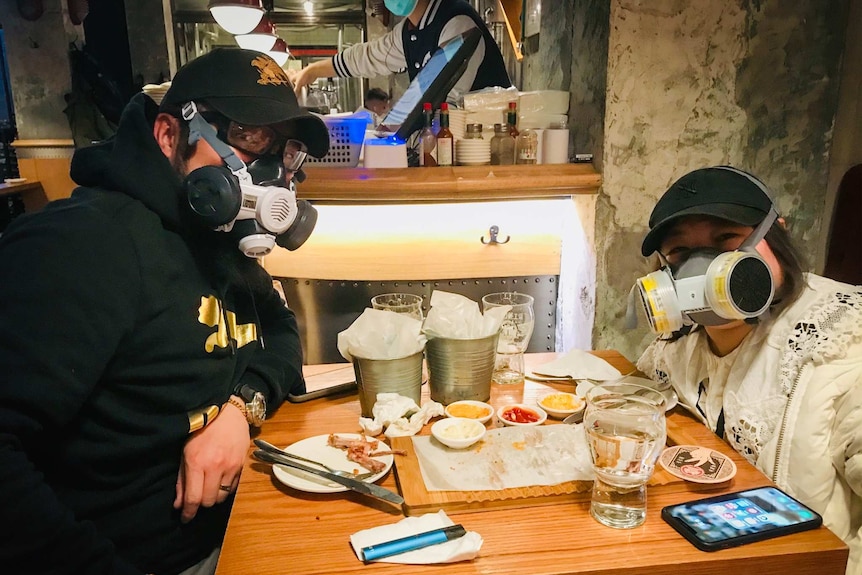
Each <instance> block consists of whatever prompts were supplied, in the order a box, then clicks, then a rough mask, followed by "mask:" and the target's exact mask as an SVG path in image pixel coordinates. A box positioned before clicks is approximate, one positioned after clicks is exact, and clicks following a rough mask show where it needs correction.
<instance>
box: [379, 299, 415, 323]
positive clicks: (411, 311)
mask: <svg viewBox="0 0 862 575" xmlns="http://www.w3.org/2000/svg"><path fill="white" fill-rule="evenodd" d="M371 307H373V308H374V309H381V310H386V311H392V312H395V313H403V314H406V315H409V316H410V317H412V318H415V319H418V320H419V321H422V319H423V318H424V316H423V314H422V296H420V295H415V294H412V293H384V294H380V295H376V296H374V297H373V298H371Z"/></svg>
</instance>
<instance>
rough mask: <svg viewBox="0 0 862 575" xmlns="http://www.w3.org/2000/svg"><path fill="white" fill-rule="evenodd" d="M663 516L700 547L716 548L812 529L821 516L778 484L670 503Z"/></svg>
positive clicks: (815, 526) (710, 549)
mask: <svg viewBox="0 0 862 575" xmlns="http://www.w3.org/2000/svg"><path fill="white" fill-rule="evenodd" d="M661 516H662V519H664V520H665V521H666V522H667V523H669V524H670V525H671V527H673V528H674V529H676V530H677V531H678V532H679V533H680V534H681V535H682V536H683V537H685V538H686V539H688V540H689V541H690V542H691V543H692V544H693V545H694V546H695V547H697V548H698V549H700V550H702V551H716V550H718V549H726V548H728V547H736V546H737V545H744V544H746V543H753V542H755V541H762V540H764V539H771V538H772V537H779V536H781V535H787V534H789V533H798V532H799V531H805V530H808V529H815V528H817V527H819V526H820V525H821V524H822V523H823V518H822V517H820V515H818V514H817V513H816V512H814V511H812V510H811V509H809V508H808V507H806V506H805V505H803V504H802V503H800V502H799V501H797V500H796V499H794V498H793V497H791V496H790V495H788V494H787V493H785V492H784V491H782V490H780V489H778V488H777V487H757V488H754V489H747V490H745V491H737V492H735V493H725V494H724V495H718V496H715V497H708V498H706V499H699V500H697V501H689V502H688V503H679V504H677V505H669V506H667V507H665V508H663V509H662V510H661Z"/></svg>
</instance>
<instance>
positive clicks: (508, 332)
mask: <svg viewBox="0 0 862 575" xmlns="http://www.w3.org/2000/svg"><path fill="white" fill-rule="evenodd" d="M504 305H508V306H512V309H511V310H509V313H507V314H506V317H505V318H504V319H503V325H502V327H501V328H500V339H499V340H497V357H496V360H495V364H494V376H493V377H494V381H495V382H496V383H504V384H522V383H524V352H525V351H527V346H528V345H529V344H530V337H532V335H533V326H534V325H535V323H536V322H535V317H534V316H533V296H530V295H527V294H524V293H517V292H498V293H489V294H488V295H486V296H484V297H483V298H482V309H483V311H484V310H488V309H490V308H492V307H500V306H504Z"/></svg>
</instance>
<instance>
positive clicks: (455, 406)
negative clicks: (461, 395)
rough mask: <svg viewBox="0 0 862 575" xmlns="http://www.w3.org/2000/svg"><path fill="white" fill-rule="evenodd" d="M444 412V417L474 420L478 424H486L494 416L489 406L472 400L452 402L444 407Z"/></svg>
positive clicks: (492, 409)
mask: <svg viewBox="0 0 862 575" xmlns="http://www.w3.org/2000/svg"><path fill="white" fill-rule="evenodd" d="M444 411H445V412H446V417H465V418H467V419H475V420H476V421H478V422H479V423H485V422H487V421H488V420H489V419H491V417H492V416H493V415H494V408H493V407H491V406H490V405H489V404H487V403H485V402H484V401H474V400H472V399H463V400H461V401H453V402H452V403H450V404H449V405H447V406H446V409H445V410H444Z"/></svg>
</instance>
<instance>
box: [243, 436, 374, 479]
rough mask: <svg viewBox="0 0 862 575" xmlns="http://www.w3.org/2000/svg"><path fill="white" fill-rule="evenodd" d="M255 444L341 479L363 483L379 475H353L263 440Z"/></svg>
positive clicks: (371, 472) (369, 473)
mask: <svg viewBox="0 0 862 575" xmlns="http://www.w3.org/2000/svg"><path fill="white" fill-rule="evenodd" d="M254 444H255V445H257V446H258V447H260V448H261V449H263V450H264V451H268V452H269V453H276V454H278V455H283V456H284V457H290V458H291V459H296V460H297V461H304V462H305V463H311V464H312V465H317V466H318V467H321V468H323V470H324V471H328V472H329V473H333V474H335V475H340V476H341V477H347V478H349V479H356V480H357V481H362V480H363V479H368V478H369V477H371V476H373V475H377V473H375V472H374V471H369V472H367V473H351V472H349V471H344V470H343V469H334V468H332V467H329V466H328V465H325V464H323V463H321V462H319V461H315V460H313V459H307V458H305V457H302V456H300V455H296V454H295V453H290V452H288V451H285V450H283V449H279V448H278V447H276V446H275V445H273V444H271V443H269V442H266V441H264V440H263V439H255V440H254Z"/></svg>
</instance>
